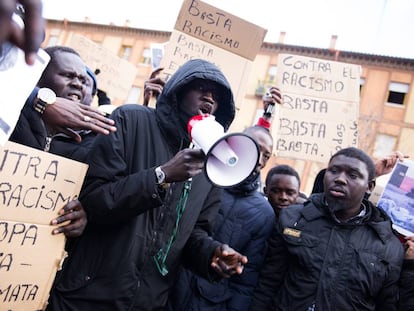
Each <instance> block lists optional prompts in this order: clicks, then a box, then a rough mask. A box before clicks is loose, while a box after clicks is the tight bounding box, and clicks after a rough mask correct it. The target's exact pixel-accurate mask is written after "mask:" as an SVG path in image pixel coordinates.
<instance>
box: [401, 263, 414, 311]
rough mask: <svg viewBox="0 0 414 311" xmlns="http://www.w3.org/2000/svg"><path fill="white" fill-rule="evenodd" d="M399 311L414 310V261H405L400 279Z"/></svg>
mask: <svg viewBox="0 0 414 311" xmlns="http://www.w3.org/2000/svg"><path fill="white" fill-rule="evenodd" d="M399 285H400V298H399V303H398V310H399V311H412V310H414V259H406V260H404V264H403V267H402V271H401V277H400V284H399Z"/></svg>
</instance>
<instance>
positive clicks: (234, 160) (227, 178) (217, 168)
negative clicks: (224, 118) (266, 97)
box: [188, 115, 260, 188]
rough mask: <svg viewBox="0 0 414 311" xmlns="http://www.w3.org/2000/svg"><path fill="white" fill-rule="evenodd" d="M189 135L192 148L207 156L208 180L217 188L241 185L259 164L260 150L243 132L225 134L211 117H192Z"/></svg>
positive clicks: (206, 170) (189, 123) (189, 124)
mask: <svg viewBox="0 0 414 311" xmlns="http://www.w3.org/2000/svg"><path fill="white" fill-rule="evenodd" d="M188 133H189V134H190V137H191V141H192V143H193V144H194V146H195V147H197V148H200V149H201V150H203V152H204V153H205V155H206V162H205V165H204V171H205V174H206V176H207V178H208V179H209V180H210V181H211V182H212V183H213V184H214V185H216V186H218V187H223V188H226V187H232V186H235V185H238V184H240V183H241V182H243V181H244V180H245V179H246V178H247V177H249V176H250V175H251V174H252V173H253V171H254V170H255V169H256V167H257V165H258V162H259V157H260V151H259V147H258V145H257V143H256V142H255V141H254V139H253V138H251V137H250V136H247V135H245V134H243V133H231V134H227V135H225V134H224V128H223V126H222V125H221V124H220V123H218V122H217V121H216V120H215V117H214V116H212V115H197V116H194V117H192V118H191V119H190V121H189V122H188Z"/></svg>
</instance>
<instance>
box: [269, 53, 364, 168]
mask: <svg viewBox="0 0 414 311" xmlns="http://www.w3.org/2000/svg"><path fill="white" fill-rule="evenodd" d="M276 81H277V82H276V85H278V86H279V88H280V89H281V91H282V94H283V99H282V101H283V105H282V106H281V107H280V108H279V115H278V116H277V119H278V120H277V121H276V122H275V126H273V128H272V134H273V136H274V138H275V142H276V143H275V149H276V153H277V155H278V156H284V157H293V158H297V159H304V160H313V161H320V162H326V161H327V160H329V158H330V156H331V155H332V154H333V153H335V152H336V151H337V150H340V149H342V148H345V147H349V146H356V145H357V144H358V116H359V81H360V67H359V66H357V65H352V64H346V63H340V62H334V61H327V60H322V59H315V58H309V57H303V56H297V55H287V54H280V55H279V62H278V72H277V76H276Z"/></svg>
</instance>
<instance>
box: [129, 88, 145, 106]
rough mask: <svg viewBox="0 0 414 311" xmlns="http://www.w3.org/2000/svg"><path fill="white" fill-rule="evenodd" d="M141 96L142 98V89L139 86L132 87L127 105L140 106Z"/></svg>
mask: <svg viewBox="0 0 414 311" xmlns="http://www.w3.org/2000/svg"><path fill="white" fill-rule="evenodd" d="M140 96H141V88H140V87H138V86H133V87H131V90H130V91H129V94H128V98H127V100H126V103H127V104H139V99H140Z"/></svg>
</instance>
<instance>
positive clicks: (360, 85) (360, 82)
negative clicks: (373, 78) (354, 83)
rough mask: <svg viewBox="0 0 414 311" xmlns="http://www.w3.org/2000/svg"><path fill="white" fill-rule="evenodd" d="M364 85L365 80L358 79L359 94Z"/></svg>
mask: <svg viewBox="0 0 414 311" xmlns="http://www.w3.org/2000/svg"><path fill="white" fill-rule="evenodd" d="M364 85H365V78H360V79H359V93H362V88H363V87H364Z"/></svg>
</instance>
